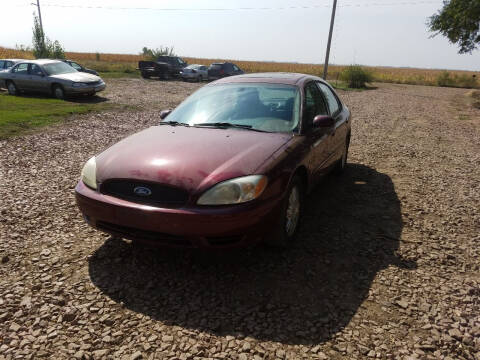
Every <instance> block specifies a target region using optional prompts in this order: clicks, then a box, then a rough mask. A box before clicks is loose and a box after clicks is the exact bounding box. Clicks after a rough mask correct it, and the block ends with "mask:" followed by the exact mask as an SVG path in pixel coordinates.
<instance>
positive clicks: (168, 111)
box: [160, 109, 172, 120]
mask: <svg viewBox="0 0 480 360" xmlns="http://www.w3.org/2000/svg"><path fill="white" fill-rule="evenodd" d="M171 112H172V110H171V109H169V110H162V111H161V112H160V119H162V120H163V119H165V118H166V117H167V116H168V115H169V114H170V113H171Z"/></svg>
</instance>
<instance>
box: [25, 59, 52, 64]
mask: <svg viewBox="0 0 480 360" xmlns="http://www.w3.org/2000/svg"><path fill="white" fill-rule="evenodd" d="M22 61H24V62H29V63H32V64H37V65H45V64H52V63H58V62H60V60H52V59H37V60H22Z"/></svg>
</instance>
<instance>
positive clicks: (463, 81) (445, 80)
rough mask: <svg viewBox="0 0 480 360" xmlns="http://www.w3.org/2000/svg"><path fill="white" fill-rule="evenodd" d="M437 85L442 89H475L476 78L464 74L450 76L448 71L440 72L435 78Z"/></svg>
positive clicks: (476, 84)
mask: <svg viewBox="0 0 480 360" xmlns="http://www.w3.org/2000/svg"><path fill="white" fill-rule="evenodd" d="M437 85H438V86H443V87H461V88H475V87H477V86H478V83H477V78H476V77H475V76H469V75H465V74H460V75H457V74H454V75H452V76H451V75H450V73H449V72H448V71H442V72H441V73H440V74H439V75H438V76H437Z"/></svg>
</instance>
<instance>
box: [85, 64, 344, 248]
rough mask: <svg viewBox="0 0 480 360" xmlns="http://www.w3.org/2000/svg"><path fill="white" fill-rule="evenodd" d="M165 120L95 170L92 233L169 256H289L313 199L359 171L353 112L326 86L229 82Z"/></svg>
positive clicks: (297, 79)
mask: <svg viewBox="0 0 480 360" xmlns="http://www.w3.org/2000/svg"><path fill="white" fill-rule="evenodd" d="M160 118H161V119H162V120H163V121H159V123H158V126H153V127H151V128H148V129H146V130H143V131H141V132H139V133H137V134H134V135H132V136H129V137H127V138H126V139H124V140H122V141H120V142H119V143H117V144H115V145H113V146H112V147H110V148H109V149H107V150H105V151H104V152H102V153H100V154H98V155H96V156H94V157H92V158H91V159H90V160H88V162H87V163H86V165H85V167H84V168H83V171H82V176H81V180H80V181H79V183H78V185H77V187H76V197H77V203H78V206H79V208H80V210H81V211H82V213H83V215H84V217H85V219H86V221H87V222H88V223H89V224H90V225H91V226H93V227H95V228H97V229H99V230H101V231H104V232H107V233H110V234H112V235H114V236H116V237H120V238H127V239H132V240H139V241H144V242H148V243H152V244H159V245H160V244H162V245H169V246H192V247H211V248H216V247H233V246H241V245H247V244H251V243H253V242H256V241H258V240H260V239H265V240H267V241H268V242H270V243H273V244H276V245H279V246H285V245H288V244H289V243H291V241H292V240H293V239H294V237H295V234H296V233H297V229H298V224H299V222H300V218H301V215H302V207H303V206H302V205H303V202H304V198H305V194H306V193H307V192H308V191H309V190H310V189H312V187H313V186H314V185H315V184H316V183H317V182H318V180H319V179H320V178H321V177H322V176H323V175H325V174H326V173H327V172H329V171H330V170H335V171H336V172H337V173H341V172H342V171H343V169H344V168H345V164H346V160H347V153H348V146H349V142H350V129H351V127H350V112H349V110H348V108H347V107H346V106H345V105H344V104H342V102H341V101H340V100H339V98H338V96H337V95H336V93H335V91H334V90H333V89H332V88H331V87H330V85H328V84H327V83H326V82H325V81H323V80H322V79H320V78H317V77H314V76H309V75H302V74H290V73H266V74H250V75H241V76H234V77H229V78H225V79H221V80H218V81H215V82H213V83H210V84H208V85H206V86H204V87H202V88H201V89H200V90H198V91H196V92H195V93H194V94H193V95H191V96H190V97H189V98H187V99H186V100H185V101H184V102H183V103H181V104H180V105H179V106H178V107H177V108H176V109H175V110H173V111H171V112H170V111H164V112H162V114H161V116H160Z"/></svg>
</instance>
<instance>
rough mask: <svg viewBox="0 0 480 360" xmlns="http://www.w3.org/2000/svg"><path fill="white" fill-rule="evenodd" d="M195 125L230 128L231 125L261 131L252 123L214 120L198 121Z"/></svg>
mask: <svg viewBox="0 0 480 360" xmlns="http://www.w3.org/2000/svg"><path fill="white" fill-rule="evenodd" d="M193 126H209V127H218V128H229V127H234V128H240V129H247V130H253V131H261V132H264V131H262V130H258V129H254V128H253V127H252V125H245V124H232V123H229V122H213V123H198V124H194V125H193Z"/></svg>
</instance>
